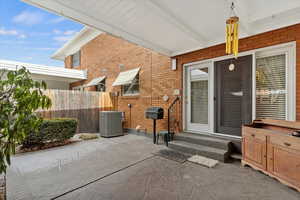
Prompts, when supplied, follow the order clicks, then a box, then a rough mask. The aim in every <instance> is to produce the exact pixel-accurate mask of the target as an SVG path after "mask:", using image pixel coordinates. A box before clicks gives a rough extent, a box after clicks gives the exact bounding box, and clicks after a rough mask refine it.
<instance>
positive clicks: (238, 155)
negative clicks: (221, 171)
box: [230, 153, 242, 161]
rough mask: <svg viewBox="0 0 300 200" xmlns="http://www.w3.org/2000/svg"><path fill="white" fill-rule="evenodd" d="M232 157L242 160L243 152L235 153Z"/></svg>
mask: <svg viewBox="0 0 300 200" xmlns="http://www.w3.org/2000/svg"><path fill="white" fill-rule="evenodd" d="M230 157H231V158H232V159H234V160H239V161H241V160H242V154H238V153H233V154H231V155H230Z"/></svg>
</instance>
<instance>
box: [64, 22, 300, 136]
mask: <svg viewBox="0 0 300 200" xmlns="http://www.w3.org/2000/svg"><path fill="white" fill-rule="evenodd" d="M291 41H296V44H297V51H296V54H297V59H296V62H297V63H296V67H297V69H296V70H297V76H296V78H297V80H298V78H300V70H299V68H300V24H298V25H293V26H289V27H285V28H281V29H278V30H274V31H270V32H266V33H262V34H258V35H255V36H252V37H248V38H244V39H241V40H240V42H239V49H240V52H243V51H249V50H253V49H258V48H263V47H267V46H272V45H278V44H282V43H287V42H291ZM224 55H225V44H220V45H215V46H212V47H209V48H205V49H201V50H197V51H193V52H190V53H187V54H183V55H180V56H176V57H175V58H177V70H176V71H172V70H171V67H170V65H171V63H170V58H168V57H166V56H163V55H161V54H158V53H156V52H153V51H150V50H148V49H145V48H142V47H139V46H136V45H134V44H131V43H129V42H126V41H124V40H122V39H119V38H116V37H113V36H110V35H108V34H102V35H100V36H98V37H97V38H95V39H94V40H92V41H90V42H89V43H88V44H86V45H85V46H84V47H82V49H81V66H80V67H79V69H88V80H87V81H80V82H77V83H73V84H72V85H71V87H75V86H78V85H81V84H86V83H88V82H89V81H90V80H91V79H93V78H96V77H99V76H103V75H105V76H107V79H106V86H107V90H108V91H120V87H112V83H113V81H114V80H115V78H116V77H117V75H118V74H119V72H120V68H119V64H123V65H124V70H123V71H125V70H129V69H133V68H137V67H141V71H140V95H138V96H136V97H119V98H118V107H119V110H120V111H124V112H125V113H126V124H125V126H126V127H127V128H135V127H136V126H137V125H141V126H142V127H145V128H147V131H148V132H151V131H152V121H151V120H146V119H145V118H144V111H145V109H146V108H147V107H149V106H162V107H164V108H167V107H168V105H169V104H170V103H171V102H172V100H173V99H174V96H173V92H174V89H180V90H181V91H182V87H183V80H182V69H183V67H182V66H183V64H185V63H190V62H195V61H200V60H205V59H211V58H215V57H219V56H224ZM65 63H66V67H70V64H71V59H70V57H68V58H66V60H65ZM90 89H91V90H94V89H95V88H90ZM296 90H297V95H296V104H297V110H296V112H297V120H300V82H297V86H296ZM164 95H168V96H169V97H170V99H169V101H168V102H164V101H163V99H162V97H163V96H164ZM128 104H132V109H131V114H130V109H129V108H128V106H127V105H128ZM165 112H166V110H165ZM181 114H182V111H181V112H180V114H179V118H180V125H181V127H180V128H181V129H182V123H181V122H182V115H181ZM130 116H131V117H130ZM165 116H166V115H165ZM158 127H159V129H166V128H167V121H166V119H165V120H160V121H158Z"/></svg>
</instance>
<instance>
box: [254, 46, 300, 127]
mask: <svg viewBox="0 0 300 200" xmlns="http://www.w3.org/2000/svg"><path fill="white" fill-rule="evenodd" d="M295 53H296V52H295V45H289V46H286V47H278V48H271V49H266V50H261V51H256V52H255V57H254V58H255V59H254V61H255V63H254V64H253V68H254V69H253V71H254V72H255V73H256V60H257V59H258V58H265V57H270V56H277V55H283V54H284V55H285V67H286V76H285V80H286V91H287V93H286V116H285V120H290V121H295V120H296V98H295V97H296V60H295V59H296V54H295ZM255 73H254V74H253V78H254V84H253V86H254V87H253V92H254V94H255V93H256V81H255V79H256V75H255ZM253 102H254V104H255V105H253V106H255V107H254V110H255V111H254V113H255V115H254V116H253V117H255V118H256V94H255V96H254V101H253Z"/></svg>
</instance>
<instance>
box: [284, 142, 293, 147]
mask: <svg viewBox="0 0 300 200" xmlns="http://www.w3.org/2000/svg"><path fill="white" fill-rule="evenodd" d="M283 144H284V145H285V146H288V147H289V146H291V144H290V143H287V142H284V143H283Z"/></svg>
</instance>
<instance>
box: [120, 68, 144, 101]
mask: <svg viewBox="0 0 300 200" xmlns="http://www.w3.org/2000/svg"><path fill="white" fill-rule="evenodd" d="M134 85H137V86H138V91H137V92H135V93H129V94H126V93H125V92H124V90H125V89H124V87H125V86H129V87H133V86H134ZM121 95H122V96H138V95H140V77H139V73H138V74H137V75H136V77H135V78H134V79H133V81H132V83H131V84H126V85H121Z"/></svg>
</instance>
